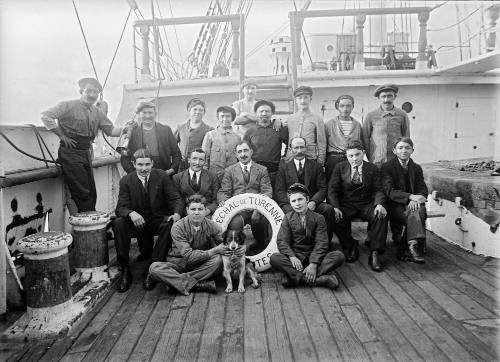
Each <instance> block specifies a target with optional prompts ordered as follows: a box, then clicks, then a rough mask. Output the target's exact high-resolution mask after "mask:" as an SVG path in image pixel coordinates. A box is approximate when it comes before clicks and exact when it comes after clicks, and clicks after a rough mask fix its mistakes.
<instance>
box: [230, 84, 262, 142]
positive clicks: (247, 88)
mask: <svg viewBox="0 0 500 362" xmlns="http://www.w3.org/2000/svg"><path fill="white" fill-rule="evenodd" d="M257 88H258V86H257V83H256V82H255V81H254V80H253V79H251V78H248V79H245V80H244V81H243V82H241V91H242V92H243V98H241V99H238V100H237V101H235V102H233V105H232V107H233V108H234V110H235V111H236V117H235V119H234V120H233V121H234V130H235V132H236V134H238V136H240V137H241V138H243V136H244V135H245V133H246V131H248V130H249V129H251V128H253V127H255V126H256V125H257V121H258V118H257V116H256V115H255V111H254V106H255V103H256V102H257V100H256V99H255V97H256V96H257Z"/></svg>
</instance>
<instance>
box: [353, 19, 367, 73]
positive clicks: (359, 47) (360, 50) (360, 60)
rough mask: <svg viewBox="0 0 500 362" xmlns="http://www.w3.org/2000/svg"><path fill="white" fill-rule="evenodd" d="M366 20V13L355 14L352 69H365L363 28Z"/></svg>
mask: <svg viewBox="0 0 500 362" xmlns="http://www.w3.org/2000/svg"><path fill="white" fill-rule="evenodd" d="M365 21H366V15H365V14H360V15H356V59H355V61H354V70H357V71H359V70H365V56H364V46H365V44H364V39H363V29H364V23H365Z"/></svg>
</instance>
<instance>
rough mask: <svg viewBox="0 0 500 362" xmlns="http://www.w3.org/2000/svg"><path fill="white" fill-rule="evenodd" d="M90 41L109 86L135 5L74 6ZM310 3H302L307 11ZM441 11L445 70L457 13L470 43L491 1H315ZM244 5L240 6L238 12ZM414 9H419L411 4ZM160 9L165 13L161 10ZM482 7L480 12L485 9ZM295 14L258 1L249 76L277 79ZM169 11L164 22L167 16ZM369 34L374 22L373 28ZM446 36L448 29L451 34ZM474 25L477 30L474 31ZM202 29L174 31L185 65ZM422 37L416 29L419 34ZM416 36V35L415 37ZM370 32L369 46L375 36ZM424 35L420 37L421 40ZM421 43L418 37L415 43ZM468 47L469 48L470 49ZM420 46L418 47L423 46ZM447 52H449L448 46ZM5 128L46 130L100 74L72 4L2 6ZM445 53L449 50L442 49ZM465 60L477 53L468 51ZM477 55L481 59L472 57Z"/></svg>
mask: <svg viewBox="0 0 500 362" xmlns="http://www.w3.org/2000/svg"><path fill="white" fill-rule="evenodd" d="M74 1H75V4H76V7H77V9H78V12H79V15H80V18H81V21H82V26H83V28H84V32H85V34H86V37H87V41H88V44H89V48H90V52H91V54H92V58H93V61H94V64H95V67H96V71H97V74H98V77H99V79H100V80H101V81H103V80H104V79H105V77H106V74H107V72H108V70H109V69H110V63H111V59H112V57H113V53H114V52H115V48H116V46H117V44H118V39H119V37H120V33H121V31H122V28H123V26H124V23H125V20H126V17H127V14H128V12H129V6H128V3H127V1H126V0H106V1H103V0H74ZM153 1H154V3H155V5H157V4H158V5H159V7H155V9H156V10H155V11H156V12H157V13H156V16H157V17H171V16H174V17H180V16H201V15H205V13H206V11H207V8H208V4H209V3H210V1H208V0H153ZM302 2H303V1H300V0H296V3H297V6H298V7H299V8H300V7H301V3H302ZM381 2H382V5H383V6H385V7H393V6H394V7H400V6H402V5H405V4H406V5H408V6H410V5H411V6H434V5H438V4H442V3H444V5H443V6H442V7H440V8H438V9H436V10H435V11H433V12H432V13H431V18H430V20H429V23H428V28H429V29H430V30H431V31H429V32H428V39H429V43H430V44H433V46H434V49H440V51H439V52H438V63H439V64H440V65H444V64H447V63H451V62H453V61H456V60H458V59H459V58H458V57H459V48H451V47H449V46H450V45H451V46H453V45H456V44H458V33H457V27H456V26H453V25H454V24H455V23H456V22H457V12H458V15H459V18H463V17H464V16H466V15H468V14H471V13H472V12H474V11H475V13H474V14H472V15H471V16H470V18H469V19H468V20H467V21H465V22H464V23H462V24H461V31H462V41H463V40H464V39H465V40H466V39H467V34H470V35H473V34H475V32H477V30H474V29H478V27H479V26H480V25H481V15H480V14H481V13H482V11H481V8H482V7H486V6H488V5H487V4H486V2H477V1H468V2H459V3H455V2H453V1H448V2H446V1H411V2H410V1H381V0H366V1H348V0H342V1H334V0H314V1H313V2H312V4H311V6H310V10H316V9H342V8H344V7H345V8H352V7H356V8H357V7H376V6H379V5H380V4H381ZM237 3H238V1H237V0H233V4H235V5H233V7H235V6H236V4H237ZM410 3H411V4H410ZM137 4H138V5H139V9H140V10H141V13H142V14H143V15H144V16H145V17H146V18H149V17H150V16H151V2H150V0H137ZM158 9H159V10H158ZM478 9H479V10H478ZM292 10H294V4H293V0H254V3H253V7H252V9H251V11H250V15H249V17H248V19H247V22H246V54H247V56H246V67H247V74H249V75H258V74H269V73H270V70H271V65H270V64H271V63H270V55H269V54H270V48H269V45H268V44H269V41H270V39H271V35H275V37H277V36H283V35H288V33H289V26H288V12H290V11H292ZM160 11H161V16H160ZM135 20H137V17H136V16H135V14H134V13H132V15H131V17H130V20H129V22H128V25H127V27H126V29H125V33H124V37H123V40H122V42H121V45H120V47H119V49H118V52H117V56H116V59H115V61H114V64H113V67H112V68H111V71H110V74H109V80H108V82H107V84H106V88H105V92H104V94H105V99H106V100H107V101H108V103H109V114H108V115H109V116H110V118H111V119H112V120H113V119H114V117H116V115H117V114H118V112H119V109H120V105H121V98H122V88H123V85H124V84H130V83H133V82H134V63H133V43H132V38H133V37H132V34H133V33H132V26H131V24H132V22H133V21H135ZM387 21H388V24H389V25H388V31H392V30H393V27H394V26H396V27H399V28H401V27H404V28H406V29H408V28H412V29H417V28H418V24H417V20H416V19H415V18H413V19H412V20H409V21H408V20H407V19H406V18H404V19H403V18H397V17H393V18H392V19H391V18H388V19H387ZM408 24H409V25H408ZM365 25H366V27H367V28H369V26H370V23H369V21H367V22H366V24H365ZM352 26H353V24H352V18H347V17H346V18H345V19H343V26H342V22H341V21H340V18H336V19H335V20H332V19H331V18H327V19H317V20H315V21H309V20H307V21H306V22H305V23H304V28H303V29H304V33H305V34H306V36H308V35H309V34H315V33H341V31H342V29H344V32H347V31H348V30H352ZM447 27H449V28H448V29H444V30H442V31H433V30H439V29H441V28H447ZM467 27H468V28H469V29H467ZM199 29H200V25H196V26H195V25H184V26H176V27H175V28H174V27H170V28H169V29H168V33H167V39H169V44H168V46H169V47H168V46H167V45H166V46H165V49H166V51H169V52H170V53H171V54H172V56H173V57H174V58H176V59H178V61H179V62H183V61H185V60H186V58H187V54H189V52H190V51H191V50H192V48H193V45H194V42H195V40H196V38H197V35H198V32H199ZM414 31H415V30H414ZM415 34H416V33H415ZM368 36H369V35H368V33H367V30H365V41H366V39H367V38H368ZM415 37H416V36H415ZM412 40H413V41H414V42H416V41H417V39H412ZM476 40H477V37H476V38H473V39H472V41H471V45H472V47H471V52H473V53H477V51H478V46H479V44H478V43H477V42H476V43H475V41H476ZM467 44H468V43H467ZM415 46H416V44H415ZM442 46H443V47H442ZM0 47H1V48H0V124H1V125H7V124H30V123H33V124H41V122H40V120H39V114H40V111H42V110H44V109H46V108H48V107H50V106H52V105H54V104H56V103H57V102H59V101H61V100H66V99H74V98H78V96H79V94H78V87H77V80H78V79H79V78H82V77H85V76H93V70H92V64H91V61H90V58H89V55H88V54H87V50H86V48H85V44H84V41H83V37H82V34H81V32H80V28H79V25H78V20H77V17H76V15H75V10H74V8H73V4H72V1H71V0H46V1H39V0H0ZM440 47H442V48H440ZM462 51H463V52H465V53H466V54H465V56H467V55H468V52H469V48H462ZM472 55H474V54H472Z"/></svg>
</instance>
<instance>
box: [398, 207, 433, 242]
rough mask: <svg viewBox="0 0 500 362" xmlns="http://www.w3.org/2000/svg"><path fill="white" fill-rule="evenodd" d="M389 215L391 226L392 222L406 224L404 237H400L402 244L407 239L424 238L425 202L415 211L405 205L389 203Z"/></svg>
mask: <svg viewBox="0 0 500 362" xmlns="http://www.w3.org/2000/svg"><path fill="white" fill-rule="evenodd" d="M389 217H390V220H391V226H392V225H393V223H394V224H395V225H406V238H403V239H401V237H400V239H401V240H402V242H403V243H404V245H406V244H407V242H408V240H422V239H425V219H426V218H427V211H426V210H425V204H421V205H420V208H419V209H418V210H417V211H410V209H409V208H408V206H406V205H401V204H397V205H391V206H390V208H389ZM393 238H394V236H393Z"/></svg>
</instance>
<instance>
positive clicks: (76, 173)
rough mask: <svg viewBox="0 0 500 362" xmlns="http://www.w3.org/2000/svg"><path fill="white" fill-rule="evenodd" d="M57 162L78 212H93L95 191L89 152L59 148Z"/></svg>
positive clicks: (95, 198) (95, 197)
mask: <svg viewBox="0 0 500 362" xmlns="http://www.w3.org/2000/svg"><path fill="white" fill-rule="evenodd" d="M57 161H58V162H59V163H60V165H61V168H62V170H63V175H64V181H65V182H66V184H67V185H68V188H69V192H70V193H71V198H72V199H73V201H74V202H75V204H76V207H77V208H78V212H84V211H94V210H95V204H96V200H97V191H96V188H95V181H94V171H93V168H92V159H91V157H90V151H89V150H78V149H74V148H71V149H70V148H66V147H63V146H60V147H59V152H58V159H57Z"/></svg>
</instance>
